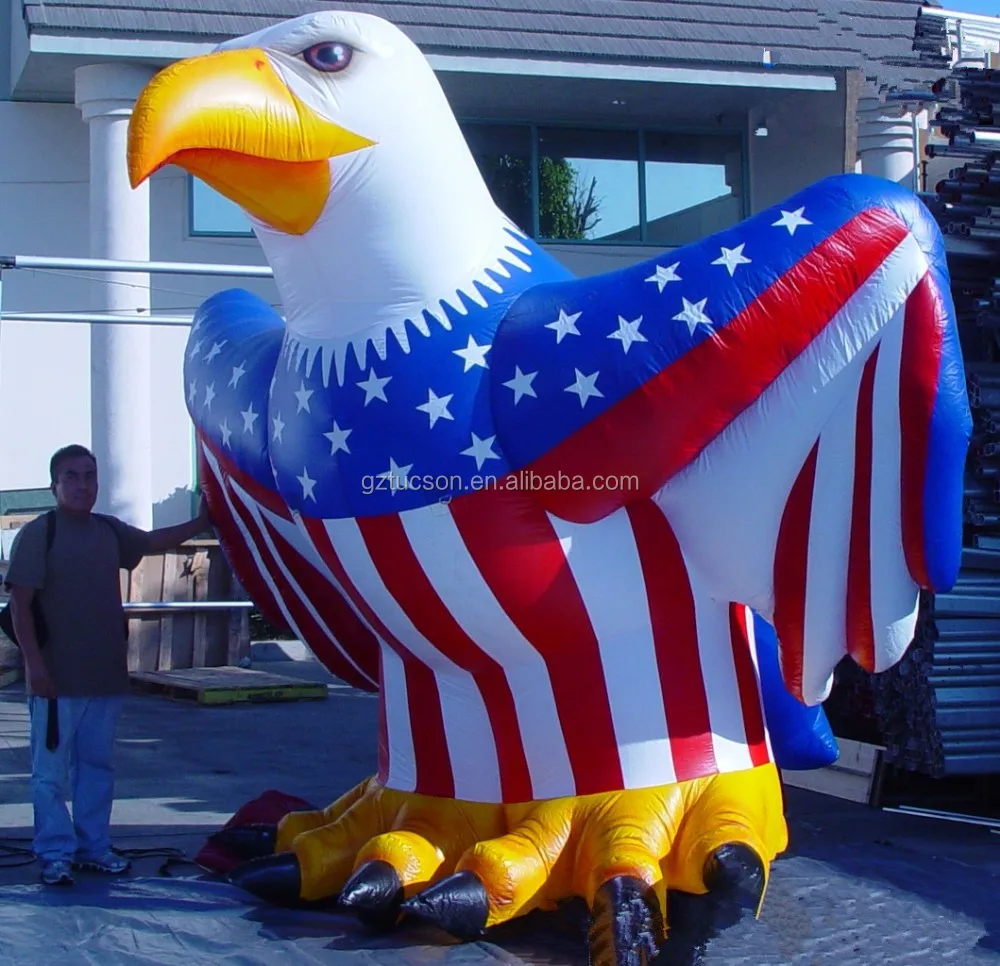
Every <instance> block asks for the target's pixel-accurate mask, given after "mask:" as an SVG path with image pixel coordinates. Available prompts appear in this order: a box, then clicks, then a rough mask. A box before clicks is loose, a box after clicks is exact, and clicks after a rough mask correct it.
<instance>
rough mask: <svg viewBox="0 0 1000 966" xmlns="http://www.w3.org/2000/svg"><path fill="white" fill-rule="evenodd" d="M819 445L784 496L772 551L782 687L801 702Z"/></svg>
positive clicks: (775, 624) (775, 619) (775, 617)
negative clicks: (776, 540) (807, 582)
mask: <svg viewBox="0 0 1000 966" xmlns="http://www.w3.org/2000/svg"><path fill="white" fill-rule="evenodd" d="M818 453H819V441H818V440H817V442H816V443H815V445H814V446H813V448H812V450H810V452H809V455H808V456H807V457H806V461H805V463H803V464H802V469H801V470H799V475H798V477H797V478H796V480H795V483H794V484H793V485H792V489H791V492H790V493H789V494H788V502H787V503H785V510H784V513H782V515H781V527H780V528H779V530H778V543H777V546H776V548H775V551H774V628H775V630H776V631H777V633H778V646H779V648H780V650H781V676H782V677H783V678H784V679H785V687H787V688H788V690H789V691H791V692H792V694H794V695H795V696H796V697H797V698H799V699H800V700H801V698H802V664H803V660H804V653H805V652H804V647H805V627H806V579H807V576H808V575H807V568H808V563H809V522H810V520H811V519H812V501H813V486H814V484H815V482H816V457H817V454H818Z"/></svg>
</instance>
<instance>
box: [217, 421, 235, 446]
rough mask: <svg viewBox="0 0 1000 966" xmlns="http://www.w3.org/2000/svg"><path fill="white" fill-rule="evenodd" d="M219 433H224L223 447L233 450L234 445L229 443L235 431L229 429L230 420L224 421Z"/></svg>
mask: <svg viewBox="0 0 1000 966" xmlns="http://www.w3.org/2000/svg"><path fill="white" fill-rule="evenodd" d="M219 432H220V433H222V445H223V446H228V447H229V448H230V449H232V448H233V444H232V443H230V442H229V437H230V436H232V435H233V431H232V430H231V429H230V428H229V420H228V419H224V420H222V425H221V426H220V427H219Z"/></svg>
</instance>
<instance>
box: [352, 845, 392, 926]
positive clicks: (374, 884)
mask: <svg viewBox="0 0 1000 966" xmlns="http://www.w3.org/2000/svg"><path fill="white" fill-rule="evenodd" d="M338 901H339V903H340V905H341V906H344V907H346V908H347V909H350V910H351V911H352V912H353V913H354V914H355V915H356V916H357V917H358V919H360V920H361V922H362V923H363V924H364V925H365V926H367V927H368V928H369V929H373V930H375V931H376V932H384V931H385V930H386V929H391V928H392V926H394V925H395V924H396V920H397V919H398V918H399V909H400V906H401V905H402V903H403V883H402V882H400V880H399V873H398V872H396V870H395V869H394V868H393V867H392V866H391V865H389V863H388V862H381V861H378V860H376V861H373V862H366V863H365V864H364V865H363V866H361V868H359V869H358V870H357V872H355V873H354V875H352V876H351V877H350V879H348V880H347V884H346V885H345V886H344V888H343V889H342V890H341V893H340V898H339V900H338Z"/></svg>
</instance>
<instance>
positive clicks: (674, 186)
mask: <svg viewBox="0 0 1000 966" xmlns="http://www.w3.org/2000/svg"><path fill="white" fill-rule="evenodd" d="M645 138H646V154H645V165H644V167H645V187H646V240H647V241H649V242H650V243H651V244H656V245H687V244H688V243H690V242H694V241H698V240H699V239H700V238H704V237H705V236H706V235H711V234H712V233H713V232H717V231H722V230H723V229H725V228H730V227H731V226H732V225H735V224H736V223H737V222H738V221H740V220H741V219H742V218H743V147H742V143H741V139H740V138H739V137H735V136H718V135H710V136H705V135H701V136H699V135H683V134H671V133H662V132H657V131H646V132H645Z"/></svg>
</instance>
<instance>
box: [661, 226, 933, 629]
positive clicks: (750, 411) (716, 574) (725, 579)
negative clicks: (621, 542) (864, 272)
mask: <svg viewBox="0 0 1000 966" xmlns="http://www.w3.org/2000/svg"><path fill="white" fill-rule="evenodd" d="M926 270H927V259H926V256H925V255H924V254H923V252H922V251H921V250H920V247H919V245H918V244H917V242H916V241H915V240H914V238H913V236H912V235H909V234H908V235H907V236H906V237H905V239H904V240H903V241H902V242H901V243H900V244H899V245H898V246H897V247H896V249H895V250H894V251H893V252H892V253H891V254H890V255H889V256H888V257H887V258H886V259H885V260H884V261H883V263H882V264H881V265H880V266H879V268H878V269H876V271H874V272H873V273H872V274H871V276H869V278H868V279H867V280H866V281H865V283H864V284H863V285H862V286H861V287H860V288H859V289H858V290H857V292H855V293H854V295H853V296H852V297H851V298H850V299H849V300H848V302H847V303H846V304H845V306H844V307H843V308H842V309H841V310H840V311H839V312H838V313H837V314H836V315H835V316H834V317H833V319H831V321H830V322H829V323H827V325H826V327H825V328H824V329H823V331H822V332H821V333H820V334H819V335H818V336H817V337H816V338H815V339H814V340H813V341H812V342H811V343H810V344H809V345H808V346H807V347H806V348H805V350H804V351H803V352H802V353H801V354H800V355H799V356H798V358H796V359H795V360H794V361H793V362H792V363H791V364H790V365H789V366H788V367H787V368H786V369H785V370H784V372H782V373H781V375H779V376H778V378H777V379H775V380H774V382H773V383H772V384H771V385H770V386H768V387H767V388H766V389H765V390H764V391H763V392H762V393H761V395H760V396H759V397H758V399H757V400H756V401H755V402H754V403H753V404H752V405H751V406H749V407H747V409H746V410H744V412H743V413H741V414H740V415H739V416H737V417H736V418H735V419H734V420H733V421H732V422H731V423H730V424H729V425H728V426H727V427H726V428H725V429H724V430H723V431H722V432H721V433H720V434H719V435H718V436H717V437H716V438H715V439H714V440H713V441H712V442H711V443H710V444H709V445H708V446H707V447H706V448H705V450H704V451H703V452H702V453H701V455H700V456H699V457H698V458H697V459H696V460H695V461H694V462H693V463H691V464H690V465H689V466H688V467H686V468H685V469H684V470H682V471H681V472H680V473H678V474H677V475H676V476H674V477H673V478H672V479H670V480H669V481H668V482H667V483H666V485H665V486H664V487H663V488H662V489H661V490H660V492H659V493H658V494H657V495H656V497H655V499H656V501H657V502H658V503H659V504H660V506H661V507H662V508H663V511H664V512H665V513H666V515H667V518H668V519H669V521H670V524H671V526H672V527H673V529H674V533H675V534H676V535H677V539H678V541H679V542H680V545H681V547H682V548H683V549H684V554H685V556H686V557H687V559H688V560H689V561H690V562H691V563H692V564H693V565H694V566H695V567H696V568H697V569H698V571H699V573H701V574H703V575H704V577H705V579H708V580H710V581H711V587H710V589H711V591H712V593H713V595H714V596H715V597H717V598H718V599H720V600H738V601H741V602H743V603H745V604H748V605H750V606H751V607H753V608H754V609H755V610H757V611H758V612H759V613H761V614H762V615H763V616H764V617H765V618H766V619H767V620H771V619H772V618H773V616H774V583H773V567H774V549H775V544H776V541H777V536H778V529H779V527H780V525H781V515H782V512H783V510H784V507H785V501H786V500H787V498H788V493H789V492H790V491H791V488H792V484H793V483H794V482H795V478H796V477H797V476H798V473H799V470H800V469H801V467H802V464H803V463H804V462H805V459H806V457H807V456H808V455H809V450H810V449H811V448H812V446H813V444H814V443H815V441H816V439H817V438H818V437H819V435H820V432H821V431H822V430H823V428H824V427H825V426H826V424H827V422H828V421H829V419H830V417H831V415H832V414H833V412H834V410H835V409H836V407H837V405H838V404H839V403H840V401H841V389H840V385H838V382H837V379H836V378H835V377H836V376H837V375H838V373H840V372H842V370H844V369H859V368H861V367H863V365H864V361H865V359H867V358H868V355H869V354H870V351H871V347H872V345H873V343H874V341H875V339H876V338H877V337H878V334H879V332H880V330H881V329H882V328H883V327H884V326H885V325H886V323H888V322H889V321H890V320H891V319H892V317H893V316H894V315H895V314H896V312H897V311H898V310H899V308H900V307H901V306H902V305H904V304H905V302H906V299H907V296H908V295H909V294H910V292H911V291H912V290H913V288H914V286H915V285H916V284H917V282H919V281H920V279H921V278H922V277H923V275H924V273H925V272H926ZM803 298H808V292H806V293H804V294H803ZM786 311H788V312H790V313H794V312H795V307H794V305H789V306H788V308H787V310H786ZM776 324H778V323H776ZM650 445H655V439H651V440H650Z"/></svg>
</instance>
